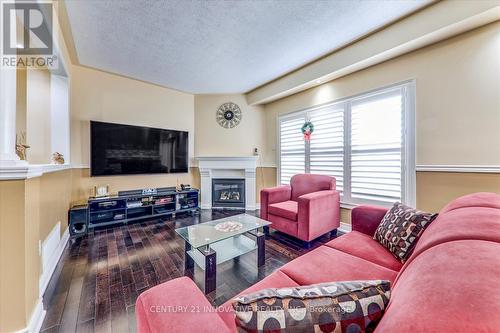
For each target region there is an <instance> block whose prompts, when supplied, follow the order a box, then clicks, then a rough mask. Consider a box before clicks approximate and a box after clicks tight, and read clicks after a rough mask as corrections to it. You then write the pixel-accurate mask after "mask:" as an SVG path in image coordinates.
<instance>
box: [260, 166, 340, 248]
mask: <svg viewBox="0 0 500 333" xmlns="http://www.w3.org/2000/svg"><path fill="white" fill-rule="evenodd" d="M260 217H261V218H262V219H264V220H266V221H270V222H272V223H273V224H272V225H271V228H273V229H276V230H278V231H281V232H284V233H286V234H288V235H290V236H293V237H296V238H298V239H300V240H302V241H304V242H306V246H307V247H309V245H310V244H309V242H310V241H312V240H313V239H315V238H318V237H320V236H321V235H324V234H326V233H328V232H330V231H332V230H336V229H337V228H338V227H339V226H340V195H339V192H338V191H337V190H336V181H335V178H334V177H330V176H323V175H312V174H299V175H295V176H293V177H292V179H291V180H290V185H283V186H278V187H273V188H266V189H263V190H262V191H261V192H260Z"/></svg>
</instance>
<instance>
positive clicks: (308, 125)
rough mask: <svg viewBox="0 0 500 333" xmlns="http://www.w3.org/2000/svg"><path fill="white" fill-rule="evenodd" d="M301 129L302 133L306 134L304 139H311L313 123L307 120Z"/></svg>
mask: <svg viewBox="0 0 500 333" xmlns="http://www.w3.org/2000/svg"><path fill="white" fill-rule="evenodd" d="M300 130H301V131H302V134H304V140H305V141H311V134H312V133H313V132H314V125H313V123H311V122H310V121H306V122H305V123H304V125H302V128H301V129H300Z"/></svg>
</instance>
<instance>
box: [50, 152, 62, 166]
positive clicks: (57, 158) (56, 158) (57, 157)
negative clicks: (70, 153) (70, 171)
mask: <svg viewBox="0 0 500 333" xmlns="http://www.w3.org/2000/svg"><path fill="white" fill-rule="evenodd" d="M52 163H53V164H64V156H63V154H61V153H58V152H57V151H56V152H55V153H54V154H52Z"/></svg>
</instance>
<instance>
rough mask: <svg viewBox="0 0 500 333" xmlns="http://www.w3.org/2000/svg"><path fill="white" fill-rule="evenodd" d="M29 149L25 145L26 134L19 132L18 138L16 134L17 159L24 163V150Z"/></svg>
mask: <svg viewBox="0 0 500 333" xmlns="http://www.w3.org/2000/svg"><path fill="white" fill-rule="evenodd" d="M28 148H30V146H28V145H27V144H26V132H21V134H20V135H19V136H17V134H16V154H17V156H19V159H21V160H23V161H26V149H28Z"/></svg>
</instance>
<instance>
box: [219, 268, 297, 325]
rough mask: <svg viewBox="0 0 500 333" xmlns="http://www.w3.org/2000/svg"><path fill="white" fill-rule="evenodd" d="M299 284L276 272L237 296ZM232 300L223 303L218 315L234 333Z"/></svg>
mask: <svg viewBox="0 0 500 333" xmlns="http://www.w3.org/2000/svg"><path fill="white" fill-rule="evenodd" d="M298 285H299V284H298V283H297V282H295V281H294V280H292V279H291V278H290V277H288V276H287V275H286V274H285V273H283V272H281V271H276V272H274V273H272V274H270V275H269V276H267V277H265V278H264V279H262V280H260V281H259V282H257V283H256V284H254V285H252V286H250V287H249V288H247V289H245V290H243V291H242V292H241V293H239V294H238V295H244V294H249V293H252V292H255V291H257V290H262V289H267V288H286V287H297V286H298ZM232 302H233V300H232V299H230V300H229V301H227V302H226V303H224V304H223V305H222V306H221V307H220V308H219V315H220V317H221V318H222V320H224V322H225V323H226V325H227V326H228V327H229V328H230V329H231V331H232V332H235V331H236V323H235V322H234V310H233V306H232Z"/></svg>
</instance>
